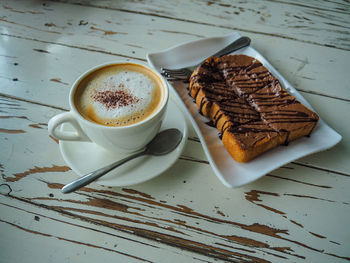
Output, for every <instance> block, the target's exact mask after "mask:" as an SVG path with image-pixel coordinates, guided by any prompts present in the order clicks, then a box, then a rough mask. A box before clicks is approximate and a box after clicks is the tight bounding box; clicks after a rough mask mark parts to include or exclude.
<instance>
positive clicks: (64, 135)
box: [48, 111, 91, 141]
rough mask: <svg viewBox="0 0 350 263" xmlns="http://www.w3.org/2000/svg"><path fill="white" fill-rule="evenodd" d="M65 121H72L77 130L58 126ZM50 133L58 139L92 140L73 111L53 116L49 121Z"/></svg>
mask: <svg viewBox="0 0 350 263" xmlns="http://www.w3.org/2000/svg"><path fill="white" fill-rule="evenodd" d="M63 123H70V124H71V125H72V126H73V127H74V129H75V131H62V130H60V129H58V127H59V126H60V125H61V124H63ZM48 130H49V133H50V134H51V135H52V136H53V137H55V138H56V139H58V140H64V141H91V140H90V139H89V137H88V136H87V135H86V134H85V132H83V130H82V129H81V127H80V125H79V123H78V122H77V120H76V119H75V117H74V115H73V113H72V112H71V111H69V112H65V113H61V114H58V115H56V116H54V117H52V118H51V119H50V120H49V123H48Z"/></svg>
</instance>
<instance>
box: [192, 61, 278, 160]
mask: <svg viewBox="0 0 350 263" xmlns="http://www.w3.org/2000/svg"><path fill="white" fill-rule="evenodd" d="M213 62H214V60H212V59H208V60H207V61H205V62H204V63H202V65H201V66H199V67H198V68H197V69H196V70H195V72H194V73H193V74H192V77H191V81H190V86H189V88H190V94H191V96H192V97H193V98H194V100H195V102H196V104H197V105H198V107H199V111H200V112H201V113H202V114H203V115H204V116H206V117H208V118H209V119H210V120H211V121H212V123H213V124H214V125H215V126H216V127H217V128H218V130H219V131H220V134H221V135H222V141H223V143H224V145H225V147H226V148H227V150H228V151H229V153H230V154H231V155H232V157H233V158H234V159H235V160H237V161H239V162H247V161H249V160H251V159H253V158H254V157H255V156H257V155H259V154H261V153H262V152H264V151H266V150H268V149H270V148H273V147H275V146H276V145H278V144H279V143H280V138H279V137H280V134H279V133H278V132H276V131H275V130H274V129H272V128H270V127H269V126H268V125H266V124H265V123H264V122H263V121H262V120H261V117H260V114H259V113H258V112H257V111H256V110H255V109H254V108H253V107H252V106H251V105H249V103H247V101H246V100H245V99H243V98H240V97H239V96H237V94H236V92H235V90H234V89H233V88H231V87H230V86H228V85H227V84H226V81H225V79H224V77H223V75H222V74H221V72H219V71H217V68H216V67H215V66H216V64H215V63H213ZM211 73H213V74H211Z"/></svg>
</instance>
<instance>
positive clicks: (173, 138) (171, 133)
mask: <svg viewBox="0 0 350 263" xmlns="http://www.w3.org/2000/svg"><path fill="white" fill-rule="evenodd" d="M181 140H182V133H181V132H180V131H179V130H178V129H168V130H164V131H161V132H160V133H158V134H157V135H156V137H154V139H153V140H152V141H151V142H150V143H149V144H148V145H147V146H146V148H145V149H144V150H143V151H141V152H137V153H135V154H133V155H131V156H128V157H126V158H124V159H122V160H119V161H116V162H114V163H112V164H110V165H107V166H105V167H103V168H100V169H98V170H96V171H94V172H91V173H89V174H87V175H84V176H83V177H80V178H79V179H77V180H75V181H73V182H71V183H69V184H67V185H65V186H64V187H63V188H62V190H61V191H62V193H64V194H67V193H71V192H73V191H75V190H78V189H80V188H81V187H83V186H85V185H88V184H89V183H91V182H93V181H95V180H96V179H98V178H100V177H101V176H103V175H105V174H106V173H108V172H110V171H111V170H113V169H115V168H117V167H118V166H120V165H122V164H124V163H126V162H128V161H130V160H132V159H134V158H136V157H139V156H142V155H154V156H160V155H164V154H167V153H170V152H171V151H173V150H174V149H175V148H176V147H177V146H178V145H179V143H180V142H181Z"/></svg>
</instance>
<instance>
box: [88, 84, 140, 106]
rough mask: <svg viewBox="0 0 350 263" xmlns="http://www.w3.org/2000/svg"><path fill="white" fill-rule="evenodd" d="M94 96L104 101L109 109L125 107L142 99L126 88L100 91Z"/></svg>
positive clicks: (97, 99)
mask: <svg viewBox="0 0 350 263" xmlns="http://www.w3.org/2000/svg"><path fill="white" fill-rule="evenodd" d="M92 98H93V99H94V100H95V101H98V102H100V103H102V104H103V105H104V106H105V107H106V108H107V109H108V110H109V109H115V108H121V107H125V106H128V105H132V104H135V103H137V102H139V101H140V99H139V98H137V97H135V96H134V95H132V94H131V93H130V92H128V91H127V90H124V89H120V90H105V91H99V92H97V93H95V94H94V95H93V96H92Z"/></svg>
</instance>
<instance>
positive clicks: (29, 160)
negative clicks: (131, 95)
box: [0, 0, 350, 262]
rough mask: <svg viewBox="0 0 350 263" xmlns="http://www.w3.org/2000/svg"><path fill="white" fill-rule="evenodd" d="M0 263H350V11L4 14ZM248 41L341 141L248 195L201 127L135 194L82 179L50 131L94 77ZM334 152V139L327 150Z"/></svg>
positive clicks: (108, 8) (17, 8)
mask: <svg viewBox="0 0 350 263" xmlns="http://www.w3.org/2000/svg"><path fill="white" fill-rule="evenodd" d="M0 6H1V8H0V27H1V30H0V63H1V67H0V148H1V151H0V207H1V208H0V209H1V213H0V236H1V237H2V238H1V241H0V255H1V258H0V261H1V262H28V261H30V262H41V261H44V262H62V261H63V262H65V261H67V262H99V261H101V260H103V261H106V262H107V261H117V262H349V261H350V254H349V251H350V244H349V242H348V241H349V236H350V230H349V227H348V222H349V220H350V195H349V194H348V192H349V191H348V189H349V187H350V163H349V161H348V158H349V156H350V135H349V132H348V123H349V122H350V119H349V118H350V117H349V114H348V112H349V103H350V89H349V84H348V77H347V74H348V72H347V71H348V68H349V61H350V53H349V49H350V42H349V34H350V30H349V23H348V22H349V17H350V5H349V3H348V1H314V0H312V1H307V2H306V1H301V0H296V1H289V0H287V1H279V0H263V1H225V0H223V1H198V0H191V1H183V0H179V1H169V0H165V1H159V0H152V1H150V0H144V1H110V0H104V1H90V0H74V1H63V0H62V1H45V2H42V1H23V0H22V1H5V0H2V1H0ZM234 31H240V32H241V33H242V34H244V35H247V36H249V37H251V38H252V40H253V41H252V45H253V47H254V48H256V49H257V50H258V51H259V52H261V53H262V54H263V55H264V56H265V57H266V58H267V59H268V60H269V61H270V62H271V63H272V64H273V65H274V66H275V67H276V68H277V69H278V70H279V71H280V72H281V74H282V75H284V76H285V77H286V78H287V79H288V81H290V82H291V83H292V84H293V85H294V86H295V87H296V88H297V89H298V90H299V91H300V92H301V93H302V95H303V96H304V97H305V98H306V99H307V100H308V101H309V102H310V103H311V105H312V106H313V107H314V109H315V110H316V111H317V112H318V113H319V115H320V116H321V117H322V118H323V119H324V120H325V121H326V122H327V123H328V124H329V125H330V126H331V127H333V128H335V129H336V130H337V131H338V132H339V133H340V134H342V136H343V140H342V141H341V143H339V144H338V145H337V146H336V147H334V148H332V149H331V150H328V151H325V152H322V153H317V154H314V155H311V156H308V157H305V158H302V159H299V160H297V161H295V162H292V163H290V164H288V165H285V166H283V167H280V168H279V169H276V170H275V171H273V172H271V173H270V174H268V175H266V176H264V177H263V178H261V179H260V180H258V181H256V182H253V183H251V184H249V185H246V186H243V187H241V188H239V189H235V190H232V189H228V188H226V187H224V186H223V185H222V184H221V183H220V181H219V180H218V179H217V178H216V176H215V175H214V173H213V171H212V169H211V167H210V165H209V163H208V160H207V159H206V157H205V154H204V152H203V150H202V146H201V144H200V142H199V140H198V137H197V135H196V133H195V131H194V129H193V127H192V126H191V125H190V123H189V121H188V120H187V122H188V124H189V139H188V141H187V144H186V147H185V149H184V151H183V153H182V155H181V156H180V158H179V160H177V162H176V163H175V164H173V165H172V167H171V168H170V169H169V170H167V171H165V172H164V173H163V174H161V175H160V176H158V177H156V178H154V179H152V180H150V181H148V182H145V183H142V184H138V185H134V186H129V187H104V186H101V185H98V184H96V183H94V184H91V185H89V186H87V187H85V188H82V189H81V190H79V191H77V192H75V193H72V194H69V195H64V194H62V193H61V191H60V189H61V188H62V186H63V185H65V184H66V183H68V182H70V181H72V180H73V179H75V178H76V177H77V176H76V174H75V173H74V171H72V170H71V169H70V168H69V167H68V166H67V164H66V163H65V161H64V160H63V158H62V156H61V154H60V151H59V147H58V146H59V142H58V141H57V140H56V139H54V138H53V137H51V136H49V134H48V132H47V122H48V120H49V119H50V118H51V117H52V116H54V115H56V114H58V113H61V112H64V111H67V110H69V105H68V100H67V97H68V93H69V89H70V87H71V85H72V84H73V82H74V81H75V79H76V78H77V77H78V76H79V75H80V74H81V73H83V72H84V71H86V70H87V69H89V68H91V67H93V66H95V65H97V64H100V63H104V62H107V61H112V60H136V61H139V62H142V61H143V62H145V57H146V54H147V53H148V52H152V51H159V50H162V49H166V48H169V47H171V46H174V45H178V44H181V43H184V42H187V41H192V40H198V39H202V38H204V37H212V36H222V35H225V34H229V33H232V32H234ZM326 139H327V138H325V140H326Z"/></svg>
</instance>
